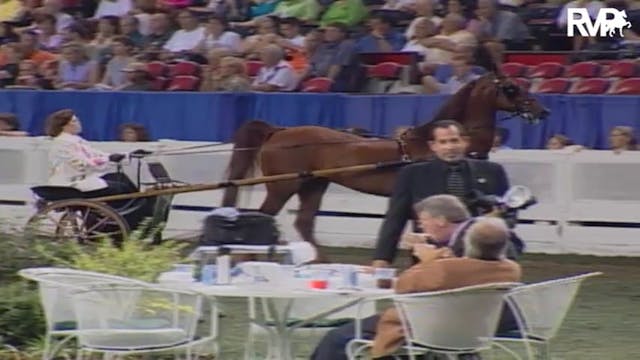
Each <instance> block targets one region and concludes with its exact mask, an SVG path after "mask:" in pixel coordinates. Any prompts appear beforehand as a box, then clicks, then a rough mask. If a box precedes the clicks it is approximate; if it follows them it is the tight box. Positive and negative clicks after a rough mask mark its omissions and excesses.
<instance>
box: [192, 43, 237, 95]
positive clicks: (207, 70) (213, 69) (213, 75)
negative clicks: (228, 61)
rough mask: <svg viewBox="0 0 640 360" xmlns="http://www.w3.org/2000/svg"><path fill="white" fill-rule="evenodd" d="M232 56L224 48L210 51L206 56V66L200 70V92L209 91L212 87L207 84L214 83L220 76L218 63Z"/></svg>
mask: <svg viewBox="0 0 640 360" xmlns="http://www.w3.org/2000/svg"><path fill="white" fill-rule="evenodd" d="M231 55H233V54H232V53H231V51H229V50H228V49H225V48H215V49H211V50H210V51H209V53H208V54H207V65H205V66H203V68H202V82H201V83H200V87H201V89H200V90H201V91H209V90H205V89H210V88H211V87H212V86H211V85H210V84H209V82H211V81H214V80H215V79H217V78H218V77H219V76H220V61H221V60H222V58H223V57H225V56H231Z"/></svg>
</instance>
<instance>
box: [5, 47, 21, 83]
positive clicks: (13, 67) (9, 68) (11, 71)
mask: <svg viewBox="0 0 640 360" xmlns="http://www.w3.org/2000/svg"><path fill="white" fill-rule="evenodd" d="M0 51H1V52H2V53H3V54H4V57H5V62H4V64H3V65H1V66H0V88H5V87H7V86H10V85H13V84H15V82H16V78H17V77H18V69H19V66H18V64H19V63H20V48H19V45H18V43H8V44H4V45H2V47H0Z"/></svg>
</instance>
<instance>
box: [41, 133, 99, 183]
mask: <svg viewBox="0 0 640 360" xmlns="http://www.w3.org/2000/svg"><path fill="white" fill-rule="evenodd" d="M108 167H109V154H107V153H105V152H102V151H100V150H97V149H94V148H92V147H91V145H89V143H88V142H87V141H86V140H84V139H83V138H81V137H79V136H77V135H71V134H68V133H64V132H63V133H61V134H60V135H58V136H56V137H55V138H54V139H53V144H51V149H50V150H49V185H55V186H71V187H74V188H76V189H78V190H80V191H93V190H99V189H104V188H106V187H107V182H106V181H104V180H103V179H102V178H100V176H102V175H104V174H105V173H107V170H108Z"/></svg>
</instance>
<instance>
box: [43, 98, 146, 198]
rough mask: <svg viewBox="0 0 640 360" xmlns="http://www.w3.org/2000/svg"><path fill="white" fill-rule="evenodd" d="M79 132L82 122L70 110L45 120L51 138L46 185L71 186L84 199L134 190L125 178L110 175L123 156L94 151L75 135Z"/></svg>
mask: <svg viewBox="0 0 640 360" xmlns="http://www.w3.org/2000/svg"><path fill="white" fill-rule="evenodd" d="M81 132H82V123H81V122H80V119H78V117H77V116H76V115H75V113H74V112H73V110H70V109H64V110H59V111H56V112H54V113H53V114H51V115H50V116H49V118H48V119H47V135H49V136H51V137H53V144H52V145H51V149H50V150H49V185H53V186H70V187H74V188H76V189H78V190H80V191H82V192H85V194H87V197H94V196H106V195H115V194H122V193H127V192H131V191H135V186H134V185H133V184H132V183H131V181H130V180H129V179H128V178H127V177H126V175H124V174H120V173H114V172H113V169H114V165H115V163H117V162H120V161H121V160H123V159H124V158H125V155H122V154H107V153H105V152H103V151H100V150H98V149H94V148H93V147H91V145H90V144H89V142H87V141H86V140H85V139H83V138H81V137H80V136H78V134H80V133H81ZM110 172H111V173H110Z"/></svg>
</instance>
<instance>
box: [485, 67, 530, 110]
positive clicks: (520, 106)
mask: <svg viewBox="0 0 640 360" xmlns="http://www.w3.org/2000/svg"><path fill="white" fill-rule="evenodd" d="M505 79H506V78H505V77H503V76H499V77H496V78H495V79H494V80H493V83H494V84H496V92H498V93H499V92H502V94H504V96H505V97H506V98H507V99H509V100H511V101H513V103H514V106H515V110H514V111H510V112H509V115H508V116H506V117H504V118H501V119H500V121H504V120H509V119H513V118H514V117H517V116H521V117H523V118H526V117H529V116H528V115H527V114H529V110H528V108H529V106H531V103H532V101H531V99H530V98H529V97H524V99H523V100H521V101H517V100H516V99H517V97H518V95H520V93H521V92H522V89H520V87H518V85H516V84H513V83H507V84H505V83H503V82H502V81H503V80H505Z"/></svg>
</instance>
